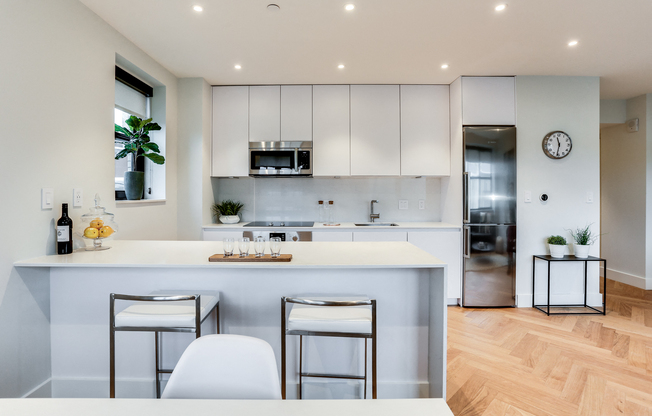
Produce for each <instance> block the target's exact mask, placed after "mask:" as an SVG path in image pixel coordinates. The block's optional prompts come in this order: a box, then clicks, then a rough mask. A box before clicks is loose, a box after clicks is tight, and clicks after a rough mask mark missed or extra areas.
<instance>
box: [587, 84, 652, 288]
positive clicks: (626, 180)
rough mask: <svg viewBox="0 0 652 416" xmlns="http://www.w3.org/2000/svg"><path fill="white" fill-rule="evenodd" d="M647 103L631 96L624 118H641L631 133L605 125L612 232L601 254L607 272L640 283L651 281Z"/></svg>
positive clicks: (607, 217) (606, 207)
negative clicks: (648, 264)
mask: <svg viewBox="0 0 652 416" xmlns="http://www.w3.org/2000/svg"><path fill="white" fill-rule="evenodd" d="M603 103H604V100H603V101H601V105H602V104H603ZM646 104H647V97H646V96H645V95H642V96H640V97H635V98H631V99H629V100H626V110H627V111H626V115H625V116H623V119H624V120H629V119H632V118H638V119H639V131H638V132H635V133H628V132H627V128H626V126H625V124H619V125H615V126H611V127H606V128H602V129H601V130H600V136H601V137H600V154H601V160H600V166H601V177H602V182H601V187H602V190H601V195H602V198H601V222H602V224H601V228H602V231H603V232H605V233H607V234H606V235H605V236H604V237H603V238H602V247H601V255H602V256H603V257H604V258H606V259H607V260H608V264H607V266H608V269H607V277H609V278H610V279H614V280H617V281H620V282H623V283H627V284H629V285H633V286H637V287H641V288H645V287H646V281H645V277H646V273H645V267H646V260H645V257H646V256H645V250H646V229H645V227H644V226H642V225H643V224H645V223H646V218H645V206H646V205H645V204H646V202H645V199H646V179H645V176H646V154H645V148H646V137H647V133H646V132H647V123H646V114H647V112H648V111H649V109H648V107H647V105H646ZM651 283H652V281H651ZM650 288H651V289H652V286H651V287H650Z"/></svg>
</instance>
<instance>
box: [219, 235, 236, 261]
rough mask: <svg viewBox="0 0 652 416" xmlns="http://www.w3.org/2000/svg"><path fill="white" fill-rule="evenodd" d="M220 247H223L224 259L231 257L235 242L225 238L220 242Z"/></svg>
mask: <svg viewBox="0 0 652 416" xmlns="http://www.w3.org/2000/svg"><path fill="white" fill-rule="evenodd" d="M222 247H224V257H231V256H232V255H233V248H234V247H235V240H234V239H233V238H230V237H227V238H225V239H224V240H222Z"/></svg>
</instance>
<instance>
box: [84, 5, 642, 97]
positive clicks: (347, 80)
mask: <svg viewBox="0 0 652 416" xmlns="http://www.w3.org/2000/svg"><path fill="white" fill-rule="evenodd" d="M81 2H82V3H84V4H85V5H86V6H88V7H89V8H90V9H92V10H93V11H94V12H95V13H97V14H98V15H99V16H100V17H102V18H103V19H104V20H105V21H107V22H108V23H109V24H110V25H111V26H113V27H114V28H116V29H117V30H118V31H119V32H120V33H122V34H123V35H124V36H126V37H127V38H128V39H129V40H131V41H132V42H133V43H135V44H136V45H138V46H139V47H140V48H141V49H142V50H144V51H145V52H147V53H148V54H149V55H150V56H152V58H154V59H155V60H156V61H158V62H159V63H161V64H162V65H163V66H165V67H166V68H167V69H169V70H170V71H171V72H172V73H174V74H175V75H176V76H178V77H203V78H205V79H206V80H207V81H208V82H209V83H210V84H213V85H228V84H246V85H248V84H359V83H367V84H373V83H383V84H399V83H405V84H418V83H429V84H430V83H444V84H448V83H450V82H452V81H453V80H455V78H457V77H458V76H460V75H597V76H600V77H601V96H602V98H606V99H612V98H629V97H633V96H636V95H640V94H644V93H650V92H652V1H650V0H507V1H506V2H505V3H507V5H508V6H507V8H506V9H505V11H503V12H496V11H495V10H494V7H495V6H496V5H497V4H499V3H501V1H500V0H395V1H390V0H350V1H346V0H81ZM272 2H275V3H276V4H278V5H279V6H280V11H278V12H270V11H268V10H267V7H266V6H267V4H269V3H272ZM347 3H352V4H355V10H354V11H352V12H347V11H345V10H344V5H345V4H347ZM195 4H199V5H201V6H203V7H204V11H203V12H202V13H197V12H195V11H193V9H192V6H193V5H195ZM573 39H577V40H578V41H579V44H578V45H577V46H576V47H569V46H567V43H568V42H569V41H570V40H573ZM340 63H342V64H344V65H346V68H345V69H343V70H340V69H337V65H338V64H340ZM443 63H447V64H449V65H450V67H449V68H448V69H446V70H442V69H441V68H440V66H441V65H442V64H443ZM235 64H240V65H242V69H241V70H236V69H234V65H235Z"/></svg>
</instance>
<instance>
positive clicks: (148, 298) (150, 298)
mask: <svg viewBox="0 0 652 416" xmlns="http://www.w3.org/2000/svg"><path fill="white" fill-rule="evenodd" d="M109 298H110V305H109V350H110V351H109V357H110V358H109V397H110V398H111V399H114V398H115V333H116V331H126V332H154V349H155V352H156V353H155V361H156V398H157V399H160V398H161V377H160V375H161V374H170V373H172V370H171V369H162V368H161V364H160V355H161V354H160V349H161V346H160V343H159V335H160V333H161V332H190V333H193V332H194V333H195V334H196V336H195V338H199V337H200V336H201V324H202V322H204V321H205V320H206V319H207V318H208V317H209V316H210V314H211V312H213V310H215V321H216V330H217V333H218V334H219V333H220V302H219V300H218V302H217V303H216V304H215V306H214V307H213V308H212V309H211V310H210V311H208V313H207V314H206V317H204V319H201V295H199V294H196V295H173V296H161V295H122V294H118V293H111V294H110V295H109ZM116 300H125V301H142V302H178V301H189V300H190V301H195V326H194V327H168V326H163V327H153V326H130V327H117V328H116V326H115V301H116Z"/></svg>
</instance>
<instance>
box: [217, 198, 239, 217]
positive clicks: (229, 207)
mask: <svg viewBox="0 0 652 416" xmlns="http://www.w3.org/2000/svg"><path fill="white" fill-rule="evenodd" d="M243 207H244V204H243V203H242V202H236V201H232V200H230V199H227V200H224V201H222V202H221V203H220V204H218V203H214V204H213V206H212V207H211V210H212V211H213V216H214V217H217V216H220V215H223V216H227V215H238V213H239V212H240V211H241V210H242V208H243Z"/></svg>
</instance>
